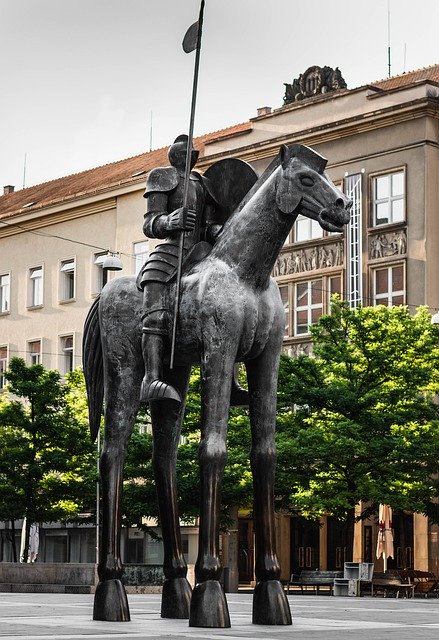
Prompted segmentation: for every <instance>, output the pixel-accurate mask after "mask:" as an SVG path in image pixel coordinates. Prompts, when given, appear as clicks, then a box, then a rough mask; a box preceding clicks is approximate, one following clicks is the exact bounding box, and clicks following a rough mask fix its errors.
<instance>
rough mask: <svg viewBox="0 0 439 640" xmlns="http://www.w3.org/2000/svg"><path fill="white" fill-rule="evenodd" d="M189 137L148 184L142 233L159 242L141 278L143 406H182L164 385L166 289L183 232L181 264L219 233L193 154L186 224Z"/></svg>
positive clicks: (205, 181) (171, 152)
mask: <svg viewBox="0 0 439 640" xmlns="http://www.w3.org/2000/svg"><path fill="white" fill-rule="evenodd" d="M187 141H188V137H187V136H186V135H180V136H178V138H176V139H175V141H174V143H173V144H172V145H171V146H170V148H169V151H168V159H169V162H170V164H171V166H170V167H161V168H157V169H153V170H152V171H151V172H150V174H149V176H148V178H147V183H146V190H145V194H144V198H146V202H147V205H146V213H145V222H144V224H143V232H144V234H145V235H146V236H147V237H148V238H160V239H163V240H164V242H162V243H160V244H159V245H158V246H157V247H156V248H155V249H154V251H152V252H151V254H150V255H149V257H148V259H147V260H146V262H145V264H144V265H143V267H142V269H141V272H140V274H139V278H138V285H139V288H141V289H142V290H143V309H144V313H143V328H142V332H143V335H142V351H143V358H144V361H145V376H144V378H143V381H142V387H141V392H140V399H141V401H142V402H148V401H150V400H160V399H162V398H169V399H172V400H176V401H181V397H180V394H179V392H178V391H177V390H176V389H174V387H172V386H171V385H169V384H167V383H165V382H163V374H162V362H163V355H164V342H165V340H166V338H167V337H168V335H169V326H168V325H169V323H168V313H169V311H170V309H169V308H168V305H169V303H168V289H169V286H170V283H171V282H172V280H173V279H174V278H175V275H176V272H177V265H178V255H179V237H180V233H181V232H184V241H183V261H184V259H185V258H186V257H189V256H188V253H189V252H190V251H191V249H194V248H195V245H197V243H199V242H200V241H207V242H210V243H213V242H214V239H215V237H216V235H217V234H218V233H219V231H220V230H221V224H218V223H217V222H216V220H215V208H216V200H215V196H214V194H213V187H212V185H211V184H210V181H209V180H208V178H204V177H203V176H201V175H200V174H199V173H198V172H196V171H192V169H193V167H194V166H195V163H196V161H197V159H198V153H199V152H198V151H195V150H194V149H193V150H192V155H191V163H190V164H191V173H190V179H189V189H188V200H187V203H188V204H187V214H186V220H184V212H183V208H182V205H183V193H184V174H185V166H186V156H187Z"/></svg>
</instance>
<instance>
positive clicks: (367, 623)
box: [0, 593, 439, 640]
mask: <svg viewBox="0 0 439 640" xmlns="http://www.w3.org/2000/svg"><path fill="white" fill-rule="evenodd" d="M128 599H129V603H130V609H131V622H120V623H114V622H95V621H93V620H92V619H91V618H92V609H93V597H92V596H89V595H64V594H48V593H38V594H31V593H23V594H13V593H1V594H0V638H1V640H55V639H56V640H85V639H88V638H89V639H91V640H98V639H100V638H104V639H105V640H123V639H125V638H132V639H133V640H160V639H165V638H166V639H168V640H172V639H173V638H179V639H182V638H191V639H192V640H211V639H216V640H223V639H227V640H235V639H236V640H238V639H241V638H254V639H256V638H265V639H273V640H276V639H277V638H279V640H286V639H288V640H339V639H340V640H343V639H346V640H347V638H350V639H351V640H352V639H355V640H366V639H367V640H396V639H398V640H417V639H418V638H420V639H421V638H422V640H437V639H438V638H439V599H437V598H430V599H428V600H425V599H408V600H407V599H396V598H370V597H369V598H336V597H330V596H314V595H312V596H311V595H310V596H306V595H305V596H301V595H290V596H289V597H288V599H289V602H290V605H291V611H292V615H293V626H291V627H266V626H256V625H252V624H251V608H252V595H251V594H247V593H238V594H228V595H227V600H228V603H229V609H230V616H231V621H232V627H231V628H230V629H199V628H189V627H188V624H187V621H185V620H163V619H162V618H160V595H155V594H151V595H137V594H136V595H130V596H128Z"/></svg>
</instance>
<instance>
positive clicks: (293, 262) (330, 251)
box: [273, 242, 344, 278]
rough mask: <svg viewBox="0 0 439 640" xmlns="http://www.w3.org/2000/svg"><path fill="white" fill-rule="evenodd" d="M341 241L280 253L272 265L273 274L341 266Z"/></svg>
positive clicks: (290, 273)
mask: <svg viewBox="0 0 439 640" xmlns="http://www.w3.org/2000/svg"><path fill="white" fill-rule="evenodd" d="M343 259H344V257H343V243H342V242H334V243H332V244H325V245H320V246H319V247H312V248H310V249H298V250H293V251H292V252H291V253H282V254H281V255H280V256H279V257H278V259H277V261H276V264H275V265H274V269H273V276H274V277H275V278H278V277H279V276H287V275H293V274H295V273H304V272H306V271H315V270H317V269H328V268H330V267H341V266H343Z"/></svg>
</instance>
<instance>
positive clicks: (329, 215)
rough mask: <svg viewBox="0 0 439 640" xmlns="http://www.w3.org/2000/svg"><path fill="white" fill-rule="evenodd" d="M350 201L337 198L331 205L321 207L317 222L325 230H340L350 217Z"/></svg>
mask: <svg viewBox="0 0 439 640" xmlns="http://www.w3.org/2000/svg"><path fill="white" fill-rule="evenodd" d="M351 208H352V201H351V200H348V199H342V198H337V200H336V201H335V202H334V204H333V206H331V207H326V208H325V209H322V210H321V211H320V213H319V222H320V224H321V226H322V227H323V228H324V229H325V230H326V231H332V232H341V231H343V227H344V225H346V224H347V223H348V222H349V220H350V217H351Z"/></svg>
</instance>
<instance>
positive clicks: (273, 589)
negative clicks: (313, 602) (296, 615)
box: [253, 580, 292, 625]
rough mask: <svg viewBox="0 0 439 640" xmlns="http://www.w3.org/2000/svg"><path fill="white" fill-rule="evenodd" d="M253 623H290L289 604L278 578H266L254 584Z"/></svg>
mask: <svg viewBox="0 0 439 640" xmlns="http://www.w3.org/2000/svg"><path fill="white" fill-rule="evenodd" d="M253 624H272V625H274V624H279V625H280V624H285V625H287V624H292V621H291V611H290V605H289V604H288V600H287V597H286V595H285V591H284V589H283V587H282V585H281V583H280V582H279V580H267V581H266V582H258V584H257V585H256V587H255V591H254V594H253Z"/></svg>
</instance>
